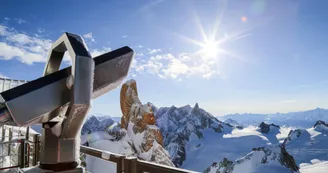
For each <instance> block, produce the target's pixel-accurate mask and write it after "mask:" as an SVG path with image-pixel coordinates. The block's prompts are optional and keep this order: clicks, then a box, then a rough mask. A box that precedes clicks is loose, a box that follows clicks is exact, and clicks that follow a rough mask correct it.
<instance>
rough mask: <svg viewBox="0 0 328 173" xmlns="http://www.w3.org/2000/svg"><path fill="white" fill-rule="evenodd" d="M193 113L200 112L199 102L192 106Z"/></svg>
mask: <svg viewBox="0 0 328 173" xmlns="http://www.w3.org/2000/svg"><path fill="white" fill-rule="evenodd" d="M191 114H199V106H198V103H196V104H195V106H194V107H193V108H192V111H191Z"/></svg>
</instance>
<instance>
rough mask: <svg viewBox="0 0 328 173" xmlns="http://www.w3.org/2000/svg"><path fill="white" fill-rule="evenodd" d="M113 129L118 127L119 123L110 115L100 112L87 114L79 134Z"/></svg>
mask: <svg viewBox="0 0 328 173" xmlns="http://www.w3.org/2000/svg"><path fill="white" fill-rule="evenodd" d="M113 129H120V124H119V123H118V122H117V121H115V120H113V119H112V118H111V117H110V116H106V115H102V114H93V115H91V116H89V117H88V118H87V120H86V123H84V125H83V127H82V130H81V134H82V135H85V134H90V133H92V132H98V131H110V130H113Z"/></svg>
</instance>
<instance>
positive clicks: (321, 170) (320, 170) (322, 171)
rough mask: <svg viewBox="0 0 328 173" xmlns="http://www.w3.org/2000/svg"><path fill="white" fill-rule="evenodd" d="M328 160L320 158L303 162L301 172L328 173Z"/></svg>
mask: <svg viewBox="0 0 328 173" xmlns="http://www.w3.org/2000/svg"><path fill="white" fill-rule="evenodd" d="M327 170H328V161H321V160H318V159H313V160H311V163H303V164H301V168H300V172H301V173H327V172H328V171H327Z"/></svg>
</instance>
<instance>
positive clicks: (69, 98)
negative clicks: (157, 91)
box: [0, 33, 134, 173]
mask: <svg viewBox="0 0 328 173" xmlns="http://www.w3.org/2000/svg"><path fill="white" fill-rule="evenodd" d="M66 51H67V52H68V53H69V55H70V57H71V59H72V66H71V67H68V68H65V69H62V70H59V68H60V64H61V62H62V59H63V56H64V53H65V52H66ZM133 57H134V52H133V50H132V49H130V48H129V47H122V48H120V49H117V50H114V51H111V52H109V53H105V54H103V55H100V56H98V57H95V58H92V57H91V56H90V53H89V52H88V49H87V47H86V45H85V42H84V40H83V38H82V37H81V36H79V35H76V34H72V33H64V34H63V35H62V36H61V37H60V38H59V39H58V40H57V41H55V42H54V43H53V44H52V47H51V50H50V52H49V55H48V61H47V63H46V66H45V70H44V74H43V75H44V76H43V77H41V78H39V79H36V80H33V81H30V82H28V83H25V84H23V85H20V86H18V87H15V88H13V89H10V90H7V91H4V92H2V93H0V123H1V124H2V125H3V124H9V125H14V126H31V125H34V124H42V127H43V129H42V137H41V153H40V165H39V166H38V167H35V168H32V169H28V170H26V171H25V172H49V171H53V172H65V173H77V172H79V173H80V172H83V168H81V167H80V166H79V152H80V143H79V138H80V136H79V134H80V130H81V127H82V125H83V122H84V119H85V117H86V115H87V113H88V111H89V108H90V101H91V99H94V98H97V97H99V96H101V95H103V94H105V93H107V92H108V91H110V90H112V89H114V88H116V87H117V86H118V85H120V84H121V82H122V81H123V79H124V78H125V77H126V76H127V74H128V71H129V68H130V64H131V62H132V58H133Z"/></svg>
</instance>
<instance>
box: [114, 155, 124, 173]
mask: <svg viewBox="0 0 328 173" xmlns="http://www.w3.org/2000/svg"><path fill="white" fill-rule="evenodd" d="M124 158H125V157H124V156H120V157H118V161H117V162H116V173H123V169H124V168H123V164H124V163H123V161H124Z"/></svg>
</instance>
